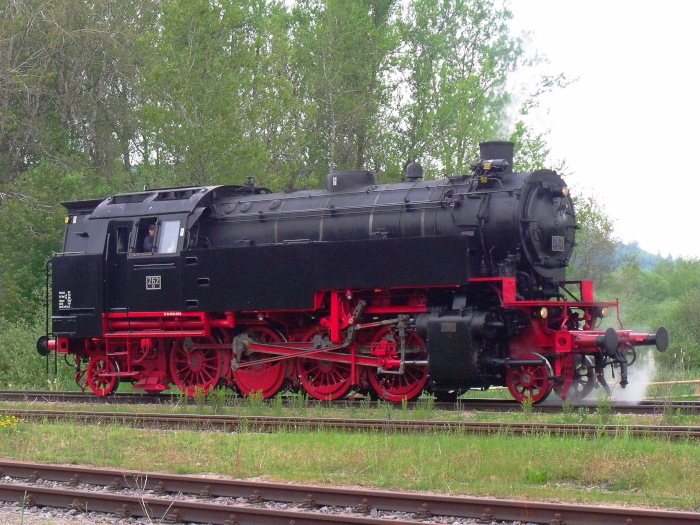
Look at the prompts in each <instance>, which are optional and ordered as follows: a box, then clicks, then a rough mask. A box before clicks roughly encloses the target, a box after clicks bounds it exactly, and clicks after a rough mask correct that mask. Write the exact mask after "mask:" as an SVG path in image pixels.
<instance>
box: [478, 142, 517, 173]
mask: <svg viewBox="0 0 700 525" xmlns="http://www.w3.org/2000/svg"><path fill="white" fill-rule="evenodd" d="M514 147H515V144H513V143H512V142H507V141H504V140H494V141H491V142H480V143H479V154H480V157H481V160H482V161H485V160H504V161H506V163H507V167H506V168H505V169H504V170H503V171H504V172H505V173H512V172H513V148H514Z"/></svg>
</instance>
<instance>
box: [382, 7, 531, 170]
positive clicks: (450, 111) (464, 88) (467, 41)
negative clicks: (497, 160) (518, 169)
mask: <svg viewBox="0 0 700 525" xmlns="http://www.w3.org/2000/svg"><path fill="white" fill-rule="evenodd" d="M510 16H511V15H510V13H509V12H508V11H507V10H505V9H500V8H497V7H496V6H495V3H494V2H492V1H488V0H471V1H459V0H446V1H442V0H417V1H416V2H412V3H411V4H410V7H409V11H408V16H407V18H406V20H405V22H404V25H403V35H402V36H403V39H404V48H403V53H402V59H401V70H402V71H403V72H405V73H404V78H403V79H402V82H401V83H400V84H399V85H398V86H397V89H398V90H399V91H400V92H405V93H407V100H406V101H405V103H404V104H403V105H402V106H401V107H400V108H399V109H398V111H397V113H396V123H397V130H396V131H397V133H398V135H399V137H400V138H399V143H398V149H399V150H400V151H402V152H403V155H405V156H404V158H405V159H408V160H413V159H418V158H420V159H421V160H422V163H423V164H424V166H425V167H426V168H427V169H428V170H440V171H445V172H447V173H466V172H468V167H469V165H470V164H471V163H472V162H473V161H474V159H475V158H477V157H478V155H477V151H478V147H477V146H478V142H480V141H484V140H491V139H495V138H499V137H502V136H503V134H504V133H505V124H506V122H507V116H506V110H507V108H508V104H509V102H510V98H509V95H508V92H507V90H506V80H507V77H508V74H509V73H510V72H512V71H513V70H514V69H515V68H516V66H517V65H518V63H519V60H520V57H521V55H522V50H521V48H520V43H519V41H518V40H517V39H514V38H511V36H510V35H509V33H508V28H507V21H508V20H509V19H510Z"/></svg>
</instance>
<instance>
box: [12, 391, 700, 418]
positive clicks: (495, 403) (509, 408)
mask: <svg viewBox="0 0 700 525" xmlns="http://www.w3.org/2000/svg"><path fill="white" fill-rule="evenodd" d="M0 401H26V402H30V403H41V402H46V403H90V404H106V405H119V404H126V405H129V404H133V405H138V404H142V405H143V404H155V405H174V404H182V403H191V404H194V403H196V401H195V400H192V399H189V398H186V397H184V396H182V395H178V394H158V395H149V394H136V393H116V394H113V395H110V396H104V397H99V396H95V395H94V394H92V393H87V392H50V391H43V390H36V391H29V390H27V391H25V390H15V391H9V390H6V391H0ZM239 402H240V403H245V402H246V400H244V399H240V401H239ZM285 402H286V403H287V404H293V403H294V402H291V401H285ZM306 403H308V406H310V407H313V406H319V407H328V406H332V407H334V408H353V407H355V408H357V407H368V408H373V407H376V406H378V404H377V403H376V402H374V401H372V402H368V401H366V400H361V399H344V400H339V401H333V402H326V401H317V400H307V401H306ZM426 406H431V407H434V408H436V409H439V410H446V411H448V410H452V411H462V410H470V411H493V412H521V411H522V406H521V405H520V404H518V403H516V402H515V401H512V400H498V399H462V400H459V401H458V402H457V403H441V402H435V403H430V404H428V403H426V402H425V401H421V400H419V401H414V402H411V403H408V404H407V408H409V409H412V408H425V407H426ZM562 408H563V405H562V403H555V402H551V403H546V404H541V405H535V406H533V407H532V411H533V412H535V413H559V412H561V411H562ZM569 408H570V409H571V410H581V409H583V410H586V411H588V412H595V411H596V410H598V405H597V404H596V403H590V402H589V403H572V404H571V405H570V406H569ZM610 408H611V409H612V410H613V411H614V412H616V413H620V414H652V415H653V414H664V413H669V412H670V413H683V414H688V415H692V414H700V401H658V400H643V401H640V402H638V403H630V402H615V403H612V405H611V407H610Z"/></svg>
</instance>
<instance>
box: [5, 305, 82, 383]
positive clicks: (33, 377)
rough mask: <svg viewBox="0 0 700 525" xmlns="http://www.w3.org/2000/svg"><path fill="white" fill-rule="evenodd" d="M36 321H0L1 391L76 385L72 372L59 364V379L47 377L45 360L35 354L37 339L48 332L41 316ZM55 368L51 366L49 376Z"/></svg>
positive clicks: (51, 363)
mask: <svg viewBox="0 0 700 525" xmlns="http://www.w3.org/2000/svg"><path fill="white" fill-rule="evenodd" d="M34 319H36V320H34ZM34 319H33V320H32V321H14V322H11V321H6V320H4V319H2V318H0V348H2V352H0V389H7V390H13V389H14V390H22V389H30V390H31V389H48V388H50V387H51V384H50V382H51V381H56V384H57V385H60V387H61V388H63V389H66V388H69V386H70V384H71V383H73V381H72V377H71V374H72V369H71V368H69V367H66V366H65V365H63V363H58V367H57V369H58V372H59V375H58V376H53V374H49V375H47V363H46V358H43V357H41V356H40V355H39V354H38V353H37V351H36V339H37V337H38V335H40V334H42V333H44V332H45V328H44V321H43V319H39V318H38V316H37V317H36V318H34ZM53 364H54V363H53V361H51V362H50V363H49V365H50V366H49V371H50V372H53Z"/></svg>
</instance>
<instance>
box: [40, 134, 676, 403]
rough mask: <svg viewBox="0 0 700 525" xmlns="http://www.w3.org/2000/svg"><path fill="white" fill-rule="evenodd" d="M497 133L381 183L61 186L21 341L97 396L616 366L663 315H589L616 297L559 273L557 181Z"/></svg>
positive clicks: (420, 381) (582, 372)
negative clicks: (520, 158) (57, 222)
mask: <svg viewBox="0 0 700 525" xmlns="http://www.w3.org/2000/svg"><path fill="white" fill-rule="evenodd" d="M513 149H514V145H513V144H512V143H510V142H485V143H482V144H481V145H480V152H481V159H480V160H479V161H478V162H477V163H476V164H475V165H474V166H472V173H471V174H469V175H464V176H456V177H450V178H446V179H443V180H423V170H422V168H421V167H420V165H418V164H410V165H409V166H408V167H407V169H406V181H405V182H401V183H397V184H377V183H376V181H375V176H374V174H373V173H372V172H369V171H343V172H336V173H330V174H329V175H328V176H327V185H326V188H325V189H323V190H314V191H296V192H293V193H288V194H279V193H272V192H271V191H270V190H268V189H267V188H264V187H259V186H255V185H254V184H252V183H249V184H246V185H242V186H233V185H228V186H197V187H179V188H168V189H157V190H148V191H143V192H136V193H127V194H120V195H114V196H111V197H109V198H107V199H104V200H81V201H75V202H66V203H64V206H65V208H66V209H67V217H66V228H65V237H64V241H63V251H62V252H61V253H57V254H55V255H54V256H53V257H52V259H51V264H50V271H51V283H52V300H51V303H52V315H51V331H50V333H47V334H46V335H44V336H42V337H40V338H39V341H38V342H37V349H38V351H39V353H40V354H41V355H45V356H48V355H49V354H52V355H54V356H58V355H61V354H62V355H64V356H65V358H66V360H67V361H69V360H70V361H71V364H72V365H73V366H74V367H75V380H76V382H77V383H78V384H79V385H80V386H82V388H83V389H85V388H86V387H87V388H89V389H90V390H92V392H94V393H95V394H97V395H100V396H103V395H108V394H110V393H112V392H114V390H115V389H116V388H117V386H118V385H119V383H120V381H126V382H128V383H131V384H132V385H133V386H132V388H133V389H136V390H142V391H146V392H159V391H163V390H167V389H169V388H170V385H171V384H174V385H176V386H177V387H178V388H179V389H180V390H181V391H182V392H184V393H185V394H186V395H188V396H197V395H206V394H207V393H209V392H210V391H211V390H212V389H213V388H214V387H216V386H217V385H227V386H229V387H232V388H236V389H237V390H238V391H239V392H240V393H242V394H243V395H247V396H260V397H262V398H268V397H271V396H274V395H275V394H277V393H278V392H280V390H281V389H287V388H291V389H295V388H296V389H303V390H304V391H305V392H306V393H307V394H308V395H309V396H311V397H313V398H316V399H323V400H333V399H338V398H341V397H343V396H345V395H346V394H347V393H348V392H350V391H354V392H360V393H367V394H370V395H375V396H378V397H379V398H382V399H385V400H388V401H392V402H399V401H402V400H410V399H413V398H415V397H417V396H419V395H420V394H421V393H422V392H424V391H429V392H432V393H433V394H434V395H435V396H436V397H437V398H438V399H455V398H456V397H457V396H458V395H460V394H461V393H463V392H466V391H467V390H470V389H488V388H489V387H491V386H494V385H498V386H503V385H505V386H506V387H507V388H508V389H509V391H510V393H511V394H512V396H513V397H514V398H515V399H516V400H518V401H521V402H522V401H525V400H530V401H532V402H534V403H537V402H541V401H542V400H544V399H545V398H546V397H547V396H548V395H549V394H550V393H551V392H552V391H553V390H554V391H555V392H556V393H557V394H558V395H559V396H561V398H563V399H566V398H567V396H571V395H573V394H576V395H585V394H586V393H588V392H590V391H591V390H592V389H593V388H595V387H597V386H602V387H604V388H608V386H607V384H606V380H605V377H604V370H605V368H606V367H612V368H614V369H615V370H618V371H619V377H620V382H621V384H622V385H623V386H624V385H625V384H626V383H627V368H628V366H629V365H631V364H632V363H633V362H634V360H635V358H636V350H635V349H636V347H638V346H642V345H656V347H657V348H658V350H660V351H665V350H666V348H667V346H668V333H667V331H666V330H665V329H664V328H660V329H659V330H658V331H657V332H656V333H655V334H647V333H637V332H634V331H631V330H625V329H621V328H620V329H614V328H608V329H607V330H602V329H600V328H599V327H600V324H601V322H602V320H603V318H605V317H606V316H607V315H608V313H609V312H610V311H611V310H613V309H616V308H617V307H618V304H617V302H599V301H596V300H595V299H594V287H593V283H592V282H590V281H567V280H566V277H565V270H566V267H567V265H568V263H569V260H570V257H571V254H572V250H573V249H574V245H575V232H576V228H577V225H576V220H575V214H574V207H573V203H572V200H571V197H570V195H569V191H568V188H567V186H566V184H565V183H564V181H563V180H562V178H561V177H559V175H557V173H556V172H554V171H550V170H538V171H534V172H531V173H514V172H513V170H512V165H513ZM149 227H150V228H153V229H154V230H155V231H154V236H153V237H152V242H147V246H150V245H152V248H150V249H147V250H144V248H143V246H144V242H143V241H144V238H145V237H146V236H147V235H148V229H149ZM47 281H48V279H47ZM47 326H48V323H47Z"/></svg>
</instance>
